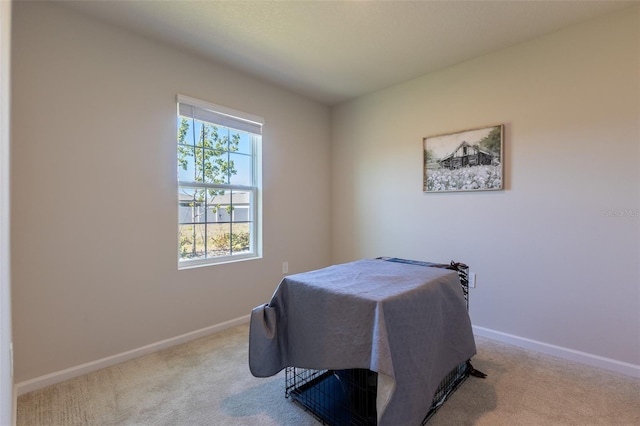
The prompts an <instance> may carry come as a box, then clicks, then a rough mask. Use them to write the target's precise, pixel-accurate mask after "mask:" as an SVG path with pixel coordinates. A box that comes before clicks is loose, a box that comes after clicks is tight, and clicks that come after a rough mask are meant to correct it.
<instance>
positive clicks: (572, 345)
mask: <svg viewBox="0 0 640 426" xmlns="http://www.w3.org/2000/svg"><path fill="white" fill-rule="evenodd" d="M639 23H640V18H639V12H638V8H635V9H627V10H625V11H622V12H620V13H617V14H615V15H611V16H608V17H604V18H601V19H598V20H595V21H591V22H587V23H584V24H581V25H579V26H575V27H572V28H568V29H566V30H564V31H561V32H558V33H555V34H552V35H550V36H547V37H544V38H540V39H537V40H535V41H532V42H529V43H526V44H522V45H519V46H515V47H513V48H510V49H507V50H503V51H500V52H497V53H495V54H491V55H486V56H483V57H480V58H477V59H475V60H471V61H468V62H465V63H462V64H459V65H458V66H455V67H452V68H449V69H446V70H443V71H441V72H435V73H432V74H429V75H425V76H423V77H421V78H418V79H416V80H413V81H410V82H407V83H405V84H400V85H398V86H394V87H392V88H389V89H387V90H383V91H380V92H377V93H374V94H371V95H369V96H365V97H363V98H360V99H357V100H355V101H352V102H349V103H346V104H343V105H341V106H339V107H337V108H334V110H333V111H332V170H333V173H332V212H333V213H332V220H333V223H332V235H333V239H332V256H333V258H332V260H333V262H344V261H349V260H353V259H356V258H362V257H373V256H398V257H406V258H413V259H422V260H431V261H441V262H448V261H449V260H451V259H456V260H460V261H464V262H466V263H468V264H469V265H470V266H471V268H472V270H474V271H475V272H476V273H477V276H478V287H477V288H476V289H473V290H472V291H471V316H472V321H473V323H474V325H476V326H479V327H483V328H486V329H489V330H492V331H497V332H500V333H507V334H509V335H513V336H518V337H520V338H523V339H530V340H533V341H537V342H540V343H542V344H545V345H556V346H559V347H562V348H565V349H569V350H572V351H580V352H584V353H586V354H590V355H593V356H594V357H604V358H607V359H609V360H611V361H612V362H614V363H615V362H620V363H623V364H624V363H628V364H631V365H632V368H634V367H633V365H635V366H636V367H635V368H637V366H640V273H639V272H640V271H639V259H640V225H639V220H640V219H639V218H638V209H639V208H640V202H639V198H640V197H639V194H640V187H639V185H640V183H639V181H640V174H639V170H640V167H639V165H640V161H639V159H640V151H639V145H640V81H639V79H640V62H639V58H640V48H639V47H640V46H639V41H640V34H639V28H640V25H639ZM416 54H419V52H416ZM498 123H504V124H505V128H506V147H505V149H506V189H505V190H504V191H501V192H476V193H441V194H424V193H422V139H423V137H425V136H430V135H436V134H441V133H447V132H453V131H459V130H465V129H469V128H477V127H482V126H485V125H493V124H498ZM609 210H610V211H614V212H623V213H624V212H625V211H627V210H629V211H630V214H625V215H624V216H622V217H610V216H607V211H609ZM637 371H640V370H637Z"/></svg>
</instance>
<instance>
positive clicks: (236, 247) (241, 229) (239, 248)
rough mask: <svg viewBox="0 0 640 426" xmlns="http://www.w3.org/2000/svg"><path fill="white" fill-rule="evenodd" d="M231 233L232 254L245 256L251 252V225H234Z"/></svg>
mask: <svg viewBox="0 0 640 426" xmlns="http://www.w3.org/2000/svg"><path fill="white" fill-rule="evenodd" d="M231 229H232V231H233V232H232V233H231V250H232V254H245V253H249V252H250V251H251V225H250V224H249V223H238V224H236V223H234V224H233V227H232V228H231Z"/></svg>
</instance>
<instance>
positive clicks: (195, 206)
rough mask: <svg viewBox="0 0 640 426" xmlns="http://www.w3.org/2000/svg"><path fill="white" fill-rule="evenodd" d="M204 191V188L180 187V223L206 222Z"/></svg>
mask: <svg viewBox="0 0 640 426" xmlns="http://www.w3.org/2000/svg"><path fill="white" fill-rule="evenodd" d="M204 193H205V191H204V190H203V189H198V188H188V187H184V186H181V187H180V190H179V200H178V203H179V209H178V211H179V220H180V223H195V222H204V220H205V210H204V208H205V205H204V202H205V198H204Z"/></svg>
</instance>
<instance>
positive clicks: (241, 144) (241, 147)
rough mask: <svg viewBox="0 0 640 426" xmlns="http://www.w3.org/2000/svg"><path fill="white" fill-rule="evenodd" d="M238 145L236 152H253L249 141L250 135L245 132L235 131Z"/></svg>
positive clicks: (249, 153)
mask: <svg viewBox="0 0 640 426" xmlns="http://www.w3.org/2000/svg"><path fill="white" fill-rule="evenodd" d="M237 135H238V145H237V148H238V149H237V150H236V152H238V153H240V154H248V155H251V154H253V144H252V143H251V135H250V134H249V133H247V132H237Z"/></svg>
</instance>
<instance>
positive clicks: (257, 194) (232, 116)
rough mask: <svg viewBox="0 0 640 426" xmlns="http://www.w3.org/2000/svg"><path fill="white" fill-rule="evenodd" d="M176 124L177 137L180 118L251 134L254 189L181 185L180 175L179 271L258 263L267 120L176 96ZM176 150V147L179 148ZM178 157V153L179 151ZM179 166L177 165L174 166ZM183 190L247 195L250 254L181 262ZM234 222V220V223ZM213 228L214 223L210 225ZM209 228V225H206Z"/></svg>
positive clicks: (260, 247) (260, 246)
mask: <svg viewBox="0 0 640 426" xmlns="http://www.w3.org/2000/svg"><path fill="white" fill-rule="evenodd" d="M176 101H177V116H176V118H177V120H176V134H178V127H177V126H178V125H177V122H178V121H179V119H180V117H188V118H192V119H195V120H199V121H204V122H207V123H209V124H213V125H215V126H218V127H226V128H229V129H234V130H239V131H243V132H247V133H250V134H251V140H252V150H253V153H252V154H253V155H252V158H253V164H252V171H253V177H252V185H250V186H247V185H234V184H214V183H203V182H196V181H180V177H179V176H180V175H179V173H178V178H177V183H178V187H177V191H176V192H177V194H178V220H177V224H178V237H177V238H178V244H177V247H178V248H177V253H176V254H177V258H178V269H189V268H193V267H201V266H209V265H218V264H223V263H229V262H236V261H243V260H250V259H259V258H261V257H262V208H261V207H262V126H263V124H264V119H263V118H262V117H259V116H257V115H253V114H249V113H245V112H242V111H238V110H235V109H232V108H228V107H225V106H221V105H216V104H214V103H211V102H207V101H203V100H200V99H196V98H192V97H189V96H185V95H180V94H179V95H177V96H176ZM176 148H177V145H176ZM176 153H177V151H176ZM175 164H177V162H176V163H175ZM182 188H203V189H205V188H206V189H217V190H220V189H223V190H225V191H245V192H249V193H250V194H251V195H250V198H251V200H250V208H249V219H250V250H249V252H247V253H241V254H233V253H232V254H230V255H221V256H212V257H206V250H205V257H204V258H197V259H181V258H180V224H181V214H180V192H181V189H182ZM232 222H233V220H232ZM210 223H211V224H213V223H214V222H210ZM203 224H204V225H205V226H207V223H206V222H205V223H203Z"/></svg>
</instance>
